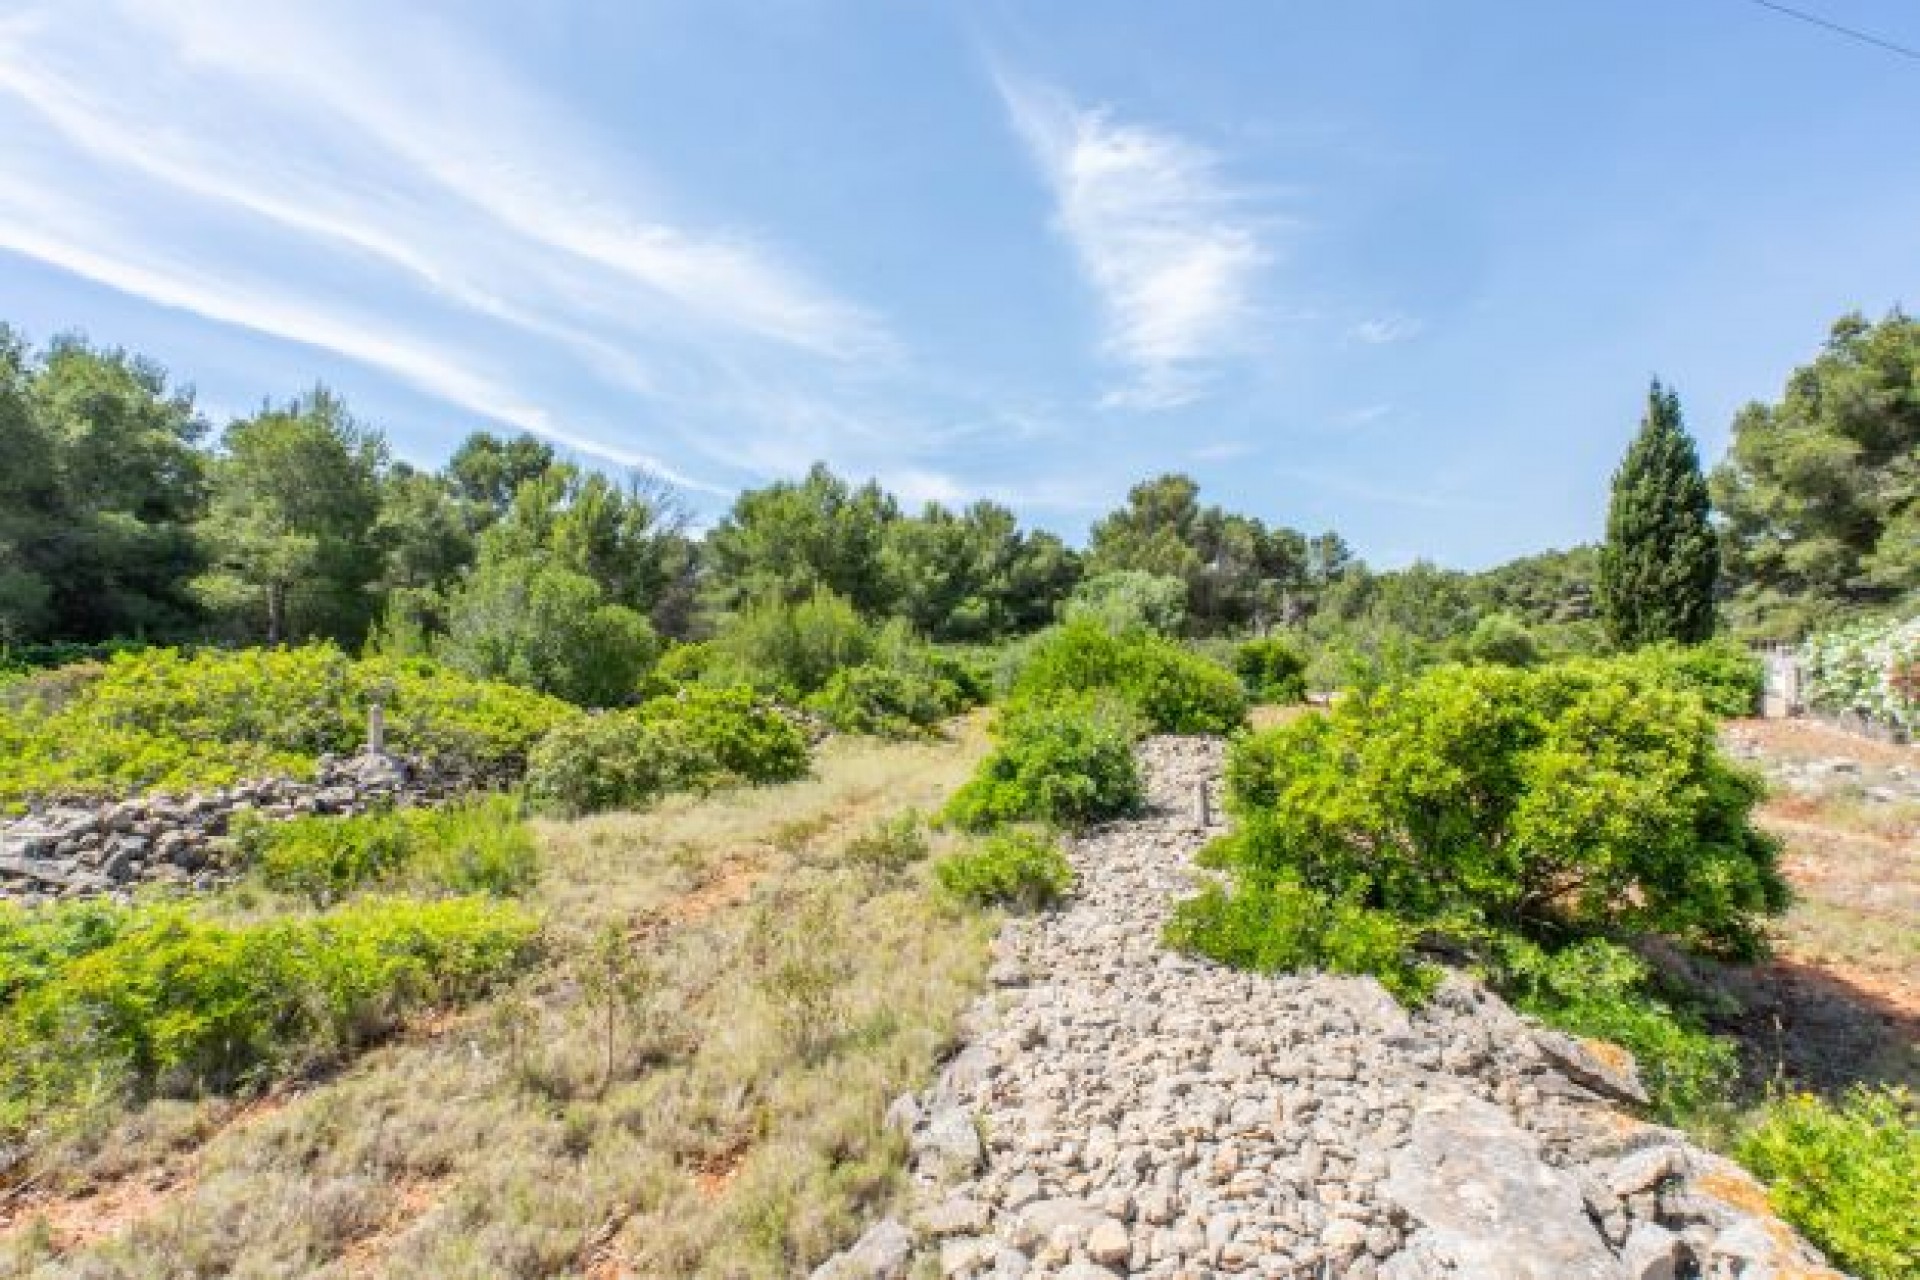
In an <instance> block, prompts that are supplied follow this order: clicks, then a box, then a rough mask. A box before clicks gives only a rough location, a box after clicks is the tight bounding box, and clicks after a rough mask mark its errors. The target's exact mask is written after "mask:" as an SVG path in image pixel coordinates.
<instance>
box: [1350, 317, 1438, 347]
mask: <svg viewBox="0 0 1920 1280" xmlns="http://www.w3.org/2000/svg"><path fill="white" fill-rule="evenodd" d="M1425 329H1426V326H1425V325H1424V324H1422V323H1420V321H1418V320H1416V319H1415V318H1413V317H1412V316H1404V315H1400V314H1398V313H1395V314H1393V315H1385V316H1372V317H1369V318H1368V319H1365V320H1362V321H1360V323H1358V324H1356V325H1354V326H1353V328H1351V329H1349V330H1347V336H1348V337H1351V338H1353V339H1354V340H1355V341H1356V342H1365V343H1368V344H1369V345H1372V346H1385V345H1386V344H1387V343H1390V342H1406V341H1407V340H1409V339H1411V338H1417V337H1419V336H1420V334H1421V333H1422V332H1423V331H1424V330H1425Z"/></svg>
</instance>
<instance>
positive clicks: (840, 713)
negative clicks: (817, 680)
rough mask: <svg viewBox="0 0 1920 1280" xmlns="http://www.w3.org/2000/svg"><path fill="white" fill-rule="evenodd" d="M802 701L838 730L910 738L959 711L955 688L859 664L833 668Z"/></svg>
mask: <svg viewBox="0 0 1920 1280" xmlns="http://www.w3.org/2000/svg"><path fill="white" fill-rule="evenodd" d="M805 706H806V708H807V709H808V710H809V711H813V712H817V713H818V714H819V715H820V716H821V717H822V718H824V719H825V720H826V722H827V723H828V724H830V725H832V726H833V727H834V728H836V729H838V730H840V732H842V733H865V734H873V735H875V736H878V737H883V738H912V737H917V736H920V735H922V734H925V733H926V732H927V731H928V730H930V729H931V728H933V726H934V725H936V724H938V723H940V721H942V720H944V719H945V718H946V717H948V716H949V715H952V714H953V713H954V712H956V711H958V710H960V707H961V699H960V691H959V690H958V689H957V688H955V687H954V686H953V685H952V684H951V683H949V682H947V681H945V680H941V679H938V678H935V677H932V676H928V675H925V674H921V673H918V672H910V671H902V670H899V669H897V668H894V667H883V666H879V665H876V664H874V663H862V664H861V665H860V666H857V667H848V668H846V669H845V670H842V671H836V672H834V673H833V676H832V678H831V679H829V680H828V681H827V684H826V687H825V688H823V689H821V690H820V692H818V693H816V694H813V695H811V696H810V697H808V698H807V700H806V702H805Z"/></svg>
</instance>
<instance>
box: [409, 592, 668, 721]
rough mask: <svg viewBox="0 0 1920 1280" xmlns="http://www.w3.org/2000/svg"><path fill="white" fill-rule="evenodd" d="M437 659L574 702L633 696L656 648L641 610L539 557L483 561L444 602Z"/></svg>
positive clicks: (599, 703)
mask: <svg viewBox="0 0 1920 1280" xmlns="http://www.w3.org/2000/svg"><path fill="white" fill-rule="evenodd" d="M438 652H439V653H440V654H441V655H442V656H443V657H445V659H446V660H447V662H448V663H449V664H450V665H452V666H454V667H456V668H458V669H459V670H461V671H465V672H467V673H468V674H470V675H473V676H477V677H479V678H481V679H485V680H500V681H505V682H507V683H509V684H515V685H520V686H523V687H525V688H528V689H537V690H539V691H540V692H542V693H550V694H553V695H554V696H556V697H560V698H565V699H566V700H567V701H569V702H573V703H577V704H579V705H581V706H589V707H608V706H617V705H619V704H620V703H622V702H625V701H626V700H627V699H628V698H630V697H632V696H633V692H634V690H635V688H636V687H637V686H638V685H639V683H640V677H641V676H642V675H643V674H644V673H645V672H646V670H647V668H648V667H649V666H650V665H652V663H653V660H654V658H655V657H656V656H658V654H659V652H660V642H659V638H658V637H657V636H655V634H654V631H653V627H652V625H651V624H649V623H648V621H647V620H646V618H644V617H642V616H641V615H640V614H639V613H638V612H636V611H635V610H633V609H629V608H627V607H626V606H625V605H621V604H615V603H612V602H611V601H609V600H608V599H607V598H606V593H605V592H604V591H603V590H602V589H601V587H600V584H599V583H597V582H595V581H594V580H593V579H592V578H590V577H588V576H587V575H585V574H583V573H576V572H574V571H573V570H572V569H568V568H566V567H564V566H562V565H558V564H554V563H552V562H550V561H548V560H547V559H545V558H543V557H537V556H526V557H516V558H512V559H507V560H501V561H483V562H482V563H481V564H480V565H479V566H478V568H476V570H475V571H474V572H473V574H472V575H471V576H470V577H469V578H468V579H467V580H466V581H465V583H464V584H463V585H462V586H461V587H460V588H459V590H457V591H455V592H454V594H453V596H452V598H451V599H450V600H449V601H448V604H447V634H446V637H445V638H444V640H442V641H441V642H440V644H439V645H438Z"/></svg>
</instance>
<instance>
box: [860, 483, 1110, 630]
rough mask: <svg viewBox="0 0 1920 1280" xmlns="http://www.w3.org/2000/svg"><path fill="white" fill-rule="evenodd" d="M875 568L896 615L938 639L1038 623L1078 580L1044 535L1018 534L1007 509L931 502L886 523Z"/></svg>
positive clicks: (1069, 561)
mask: <svg viewBox="0 0 1920 1280" xmlns="http://www.w3.org/2000/svg"><path fill="white" fill-rule="evenodd" d="M882 564H883V568H884V571H885V573H886V576H887V579H888V582H889V584H890V587H891V589H892V591H893V592H894V594H895V602H894V608H895V609H896V610H897V611H898V615H899V616H900V617H901V618H903V619H905V620H906V621H907V622H908V623H910V624H911V625H912V626H913V628H914V629H915V630H916V631H918V632H919V633H920V634H922V635H926V636H930V637H932V638H933V639H935V640H941V641H954V640H960V641H976V642H977V641H985V640H994V639H998V638H1000V637H1002V636H1007V635H1011V634H1014V633H1016V632H1021V631H1030V630H1032V629H1034V628H1035V627H1040V626H1044V625H1045V624H1046V623H1048V622H1050V621H1051V620H1052V619H1053V613H1054V610H1055V608H1056V607H1057V606H1058V604H1059V602H1060V599H1061V597H1062V596H1064V595H1065V594H1066V592H1067V590H1068V589H1069V588H1070V587H1072V585H1073V583H1074V580H1075V579H1076V578H1077V577H1078V576H1079V572H1080V565H1079V559H1078V557H1076V556H1075V555H1074V554H1073V552H1071V551H1069V550H1068V549H1067V547H1066V544H1064V543H1063V542H1061V541H1060V539H1059V538H1057V537H1055V536H1054V535H1053V534H1051V533H1047V532H1044V531H1040V530H1031V531H1023V530H1022V529H1021V528H1020V527H1019V521H1018V520H1017V519H1016V518H1015V517H1014V514H1013V512H1011V511H1009V510H1007V509H1006V508H1005V507H1003V506H1000V505H999V504H997V503H993V502H975V503H973V504H971V505H970V506H968V507H967V508H966V510H964V511H961V512H958V513H956V512H952V511H949V510H948V509H947V508H945V507H943V506H941V505H940V504H939V503H937V502H930V503H928V504H927V505H926V507H925V508H924V509H923V510H922V511H921V513H920V514H919V515H917V516H910V517H905V518H902V519H898V520H893V521H891V522H890V523H888V524H887V526H886V533H885V536H884V540H883V543H882Z"/></svg>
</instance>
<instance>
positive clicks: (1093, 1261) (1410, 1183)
mask: <svg viewBox="0 0 1920 1280" xmlns="http://www.w3.org/2000/svg"><path fill="white" fill-rule="evenodd" d="M1220 756H1221V745H1220V744H1219V743H1218V742H1217V741H1212V740H1205V739H1183V738H1160V739H1154V740H1151V741H1149V742H1148V743H1146V744H1144V745H1143V747H1142V757H1143V764H1144V765H1145V767H1146V771H1147V775H1148V780H1149V789H1150V796H1151V801H1152V807H1151V811H1150V812H1149V813H1148V814H1147V815H1146V816H1144V817H1142V818H1140V819H1137V820H1134V821H1129V822H1125V823H1118V824H1113V825H1111V826H1108V827H1105V828H1102V829H1099V830H1096V831H1094V832H1092V833H1090V834H1088V835H1086V836H1084V837H1082V838H1081V839H1079V840H1078V841H1076V842H1075V845H1074V848H1073V850H1072V856H1073V860H1074V862H1075V865H1076V869H1077V870H1078V872H1079V876H1080V883H1079V886H1078V888H1077V890H1076V893H1075V895H1074V897H1073V898H1072V900H1071V901H1070V903H1069V904H1068V905H1067V906H1066V907H1065V908H1064V909H1062V910H1060V911H1057V912H1055V913H1052V914H1048V915H1044V916H1040V917H1035V918H1031V919H1025V920H1015V921H1012V922H1010V923H1009V925H1008V926H1007V929H1006V932H1005V934H1004V935H1003V937H1002V939H1001V942H1000V946H1001V954H1000V960H999V962H998V964H997V965H996V966H995V969H994V973H993V980H994V983H995V990H994V991H993V992H992V993H990V994H989V995H988V996H986V997H984V998H983V1000H982V1002H981V1004H980V1006H979V1007H978V1008H977V1009H976V1011H975V1017H974V1019H973V1023H974V1026H975V1027H976V1029H977V1034H976V1036H975V1038H974V1039H973V1040H972V1041H971V1043H969V1044H968V1045H967V1047H966V1048H965V1049H964V1050H963V1051H962V1052H961V1053H960V1054H959V1055H958V1056H957V1057H955V1058H954V1059H953V1060H952V1061H951V1062H950V1063H949V1064H948V1065H947V1067H946V1069H945V1071H944V1072H943V1073H942V1075H941V1077H940V1080H939V1082H938V1083H937V1084H936V1086H935V1087H934V1088H933V1089H931V1090H929V1091H928V1093H926V1094H925V1095H923V1096H921V1097H918V1098H902V1099H900V1100H898V1101H897V1102H896V1103H895V1104H894V1107H893V1109H892V1111H891V1113H890V1114H889V1117H888V1119H889V1122H890V1123H893V1124H896V1125H899V1126H901V1127H902V1128H903V1129H905V1130H907V1131H908V1133H909V1134H910V1136H911V1142H912V1152H913V1167H914V1176H915V1186H916V1193H915V1199H916V1203H915V1205H914V1207H913V1209H912V1210H911V1212H910V1213H909V1214H908V1215H907V1217H906V1221H905V1222H904V1223H902V1222H900V1221H896V1220H892V1219H889V1220H888V1221H885V1222H882V1223H880V1224H878V1225H876V1226H875V1227H874V1228H873V1229H872V1230H870V1231H869V1232H867V1234H866V1235H865V1236H864V1237H863V1238H862V1239H861V1240H860V1241H859V1243H858V1244H856V1245H855V1246H854V1247H853V1248H852V1249H850V1250H848V1251H847V1252H846V1253H844V1254H842V1255H839V1256H838V1257H836V1258H834V1259H832V1260H830V1261H829V1262H828V1263H827V1264H825V1265H824V1266H822V1267H821V1268H820V1269H819V1271H818V1272H817V1273H816V1275H817V1276H818V1277H821V1278H822V1280H825V1278H827V1277H889V1276H904V1275H907V1274H913V1275H942V1276H963V1277H974V1276H993V1277H1018V1276H1026V1277H1032V1278H1035V1280H1038V1278H1039V1277H1058V1278H1059V1280H1104V1278H1106V1277H1111V1276H1115V1275H1139V1276H1160V1277H1192V1278H1199V1277H1209V1276H1220V1275H1245V1276H1274V1277H1323V1276H1351V1277H1356V1278H1364V1277H1370V1276H1371V1277H1390V1278H1393V1280H1416V1278H1421V1277H1441V1276H1459V1277H1484V1278H1490V1280H1498V1278H1500V1277H1516V1278H1519V1277H1525V1278H1528V1280H1549V1278H1552V1280H1602V1278H1611V1277H1633V1278H1634V1280H1661V1278H1665V1277H1674V1276H1687V1275H1705V1276H1724V1277H1743V1278H1754V1280H1757V1278H1758V1277H1763V1276H1778V1277H1785V1276H1789V1275H1792V1276H1809V1275H1832V1274H1835V1273H1832V1272H1828V1271H1826V1270H1825V1269H1824V1268H1821V1267H1819V1266H1818V1260H1817V1258H1816V1257H1815V1255H1813V1254H1812V1253H1811V1251H1809V1250H1807V1249H1806V1247H1805V1246H1804V1245H1802V1244H1800V1243H1799V1242H1798V1241H1797V1240H1795V1239H1794V1237H1793V1236H1792V1234H1791V1232H1789V1231H1788V1230H1787V1229H1786V1228H1785V1227H1784V1226H1783V1225H1781V1224H1780V1223H1778V1222H1777V1221H1775V1220H1773V1219H1771V1218H1770V1217H1768V1216H1767V1215H1766V1213H1765V1208H1764V1196H1763V1195H1762V1194H1761V1193H1760V1191H1759V1189H1758V1188H1757V1187H1756V1186H1755V1185H1754V1184H1753V1183H1752V1182H1751V1180H1750V1179H1748V1178H1747V1177H1746V1176H1745V1175H1744V1174H1743V1173H1741V1172H1740V1171H1739V1170H1738V1169H1737V1168H1735V1167H1734V1166H1732V1165H1730V1164H1728V1163H1727V1162H1725V1161H1722V1160H1719V1159H1717V1158H1716V1157H1713V1156H1711V1155H1708V1154H1706V1153H1705V1152H1702V1151H1699V1150H1698V1149H1696V1148H1693V1147H1691V1146H1689V1145H1688V1144H1687V1143H1686V1142H1685V1141H1684V1139H1683V1138H1682V1137H1681V1136H1680V1135H1679V1134H1676V1133H1674V1132H1672V1131H1669V1130H1665V1129H1660V1128H1657V1127H1654V1126H1650V1125H1646V1124H1643V1123H1641V1122H1639V1121H1637V1120H1634V1119H1632V1118H1631V1117H1630V1116H1629V1115H1628V1114H1626V1113H1625V1112H1623V1111H1621V1110H1617V1109H1615V1108H1616V1106H1617V1105H1618V1104H1620V1103H1622V1102H1624V1101H1628V1100H1630V1099H1631V1098H1632V1097H1633V1096H1634V1095H1635V1094H1636V1093H1637V1091H1638V1085H1637V1082H1636V1081H1635V1080H1634V1079H1633V1076H1632V1072H1631V1064H1630V1063H1626V1064H1623V1063H1621V1062H1620V1061H1619V1060H1618V1058H1617V1056H1616V1055H1611V1054H1607V1053H1606V1052H1604V1051H1603V1050H1596V1049H1594V1048H1590V1047H1588V1046H1585V1045H1582V1044H1580V1043H1578V1042H1575V1041H1572V1040H1570V1039H1568V1038H1566V1037H1564V1036H1559V1035H1555V1034H1553V1033H1548V1032H1544V1031H1541V1030H1539V1029H1537V1028H1533V1027H1531V1026H1529V1025H1528V1024H1526V1023H1525V1022H1523V1021H1522V1020H1521V1019H1519V1018H1518V1017H1516V1016H1515V1015H1514V1014H1513V1013H1512V1012H1511V1011H1510V1010H1508V1009H1507V1008H1506V1007H1505V1006H1504V1005H1503V1004H1502V1003H1501V1002H1499V1001H1498V1000H1497V999H1495V998H1493V997H1492V996H1490V995H1488V994H1487V993H1486V992H1484V991H1483V990H1482V989H1480V988H1478V987H1477V986H1475V985H1474V984H1471V983H1469V982H1467V981H1465V980H1460V979H1456V980H1450V981H1449V982H1448V984H1447V985H1446V987H1445V988H1444V989H1443V990H1442V992H1441V994H1440V995H1439V996H1438V997H1437V998H1436V999H1435V1000H1434V1001H1433V1002H1432V1003H1431V1005H1430V1006H1429V1007H1428V1008H1426V1009H1424V1010H1422V1011H1421V1012H1420V1013H1419V1014H1417V1015H1415V1016H1412V1017H1410V1016H1409V1015H1408V1014H1407V1013H1406V1012H1405V1011H1403V1010H1402V1009H1401V1008H1400V1007H1399V1006H1398V1005H1397V1004H1395V1002H1394V1001H1393V1000H1392V998H1391V997H1389V996H1388V995H1387V994H1386V992H1385V991H1384V990H1383V989H1382V988H1380V987H1379V985H1378V984H1376V983H1374V982H1373V981H1372V980H1370V979H1352V978H1336V977H1328V976H1322V975H1289V976H1283V977H1266V976H1257V975H1248V974H1242V973H1236V972H1233V971H1230V970H1226V969H1223V968H1221V967H1219V966H1216V965H1212V964H1209V963H1204V962H1196V961H1193V960H1189V959H1186V958H1183V957H1179V956H1175V955H1171V954H1169V953H1168V952H1166V951H1165V950H1164V949H1163V948H1162V947H1161V945H1160V943H1159V929H1160V925H1161V922H1162V920H1163V919H1164V918H1165V915H1166V912H1167V910H1168V907H1169V905H1170V904H1171V902H1172V901H1173V900H1175V899H1176V898H1177V897H1179V896H1181V895H1183V894H1184V893H1186V892H1188V891H1189V888H1190V885H1191V881H1192V876H1193V874H1194V873H1193V871H1192V869H1191V866H1190V859H1191V857H1192V854H1193V853H1194V851H1195V850H1196V849H1197V848H1198V847H1199V846H1200V845H1201V844H1203V843H1204V842H1205V840H1206V839H1207V838H1209V836H1210V835H1211V834H1216V833H1217V832H1210V831H1203V830H1201V829H1200V828H1199V827H1198V825H1197V820H1196V806H1195V804H1194V794H1195V791H1196V789H1197V788H1198V787H1200V786H1202V785H1212V784H1213V780H1214V779H1216V778H1217V776H1218V773H1219V767H1220ZM1215 811H1216V812H1217V807H1216V809H1215Z"/></svg>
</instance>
